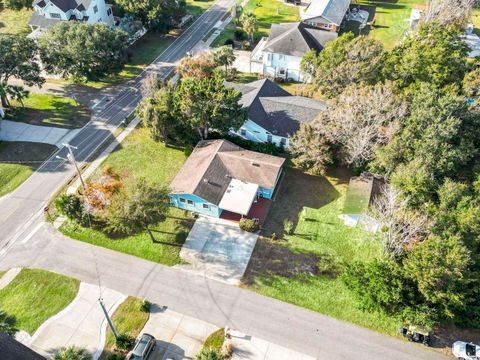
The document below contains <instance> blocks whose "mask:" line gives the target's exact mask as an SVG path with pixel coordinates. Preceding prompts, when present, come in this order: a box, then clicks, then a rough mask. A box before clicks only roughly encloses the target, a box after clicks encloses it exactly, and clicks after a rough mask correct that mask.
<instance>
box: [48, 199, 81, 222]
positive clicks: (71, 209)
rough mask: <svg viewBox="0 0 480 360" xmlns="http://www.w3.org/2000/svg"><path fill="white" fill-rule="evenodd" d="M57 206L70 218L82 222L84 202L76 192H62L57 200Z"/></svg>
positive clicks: (60, 211) (58, 209) (59, 210)
mask: <svg viewBox="0 0 480 360" xmlns="http://www.w3.org/2000/svg"><path fill="white" fill-rule="evenodd" d="M55 208H56V209H57V211H58V212H59V213H61V214H62V215H65V216H66V217H67V218H69V219H70V220H75V221H78V222H82V219H83V204H82V201H81V200H80V198H79V197H78V196H76V195H74V194H62V195H61V196H60V197H58V198H57V199H56V200H55Z"/></svg>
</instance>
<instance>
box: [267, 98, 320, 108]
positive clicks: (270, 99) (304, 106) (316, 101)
mask: <svg viewBox="0 0 480 360" xmlns="http://www.w3.org/2000/svg"><path fill="white" fill-rule="evenodd" d="M285 98H300V99H302V100H306V101H308V102H312V103H317V104H318V105H322V106H325V103H324V102H322V101H319V100H315V99H311V98H308V97H305V96H295V95H290V96H262V97H260V99H265V100H267V101H272V102H278V103H286V102H288V100H287V101H284V100H285ZM288 103H289V104H290V105H295V106H297V107H301V108H305V109H312V107H310V106H307V105H304V104H298V103H292V102H288Z"/></svg>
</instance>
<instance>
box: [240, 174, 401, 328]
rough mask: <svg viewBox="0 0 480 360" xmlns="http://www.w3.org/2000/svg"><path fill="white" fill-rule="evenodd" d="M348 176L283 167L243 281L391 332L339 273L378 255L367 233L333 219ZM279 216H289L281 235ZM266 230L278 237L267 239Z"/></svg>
mask: <svg viewBox="0 0 480 360" xmlns="http://www.w3.org/2000/svg"><path fill="white" fill-rule="evenodd" d="M350 175H351V174H349V173H348V172H347V171H345V170H338V171H336V173H332V174H329V176H327V177H315V176H310V175H307V174H304V173H302V172H301V171H299V170H295V169H291V168H287V169H286V171H285V177H284V178H283V181H282V182H281V183H280V187H279V193H278V195H277V199H276V201H275V203H274V204H273V206H272V208H271V210H270V214H269V216H268V220H267V222H266V224H265V228H264V229H263V231H262V236H261V237H260V238H259V240H258V241H257V245H256V247H255V250H254V253H253V255H252V258H251V260H250V263H249V266H248V269H247V272H246V274H245V277H244V283H245V285H246V286H247V287H250V288H251V289H253V290H255V291H257V292H258V293H261V294H263V295H266V296H270V297H274V298H277V299H280V300H282V301H286V302H289V303H292V304H296V305H298V306H302V307H305V308H308V309H310V310H313V311H317V312H320V313H323V314H325V315H328V316H332V317H335V318H338V319H341V320H345V321H348V322H352V323H355V324H358V325H360V326H365V327H368V328H371V329H374V330H377V331H380V332H383V333H387V334H391V335H394V334H396V332H397V326H398V324H397V321H396V319H394V318H392V317H389V316H386V315H384V314H382V313H376V312H367V311H363V310H361V309H360V308H359V304H358V302H357V300H356V299H355V298H354V296H353V294H352V293H351V292H350V290H349V289H348V288H347V286H345V284H344V283H343V282H342V281H341V280H340V278H339V274H340V273H341V271H342V268H343V267H344V266H348V264H349V262H351V261H370V260H372V259H373V258H376V257H380V256H382V249H381V247H380V245H379V244H378V243H377V242H375V241H374V240H373V239H372V235H371V234H370V233H366V232H364V231H362V230H360V229H357V228H350V227H346V226H344V225H343V222H342V221H341V220H340V219H339V218H338V215H339V214H341V213H342V210H343V204H344V200H345V193H346V190H347V186H348V180H349V177H350ZM285 218H290V219H291V220H292V221H293V224H294V233H293V235H284V234H283V225H282V223H283V219H285ZM272 233H275V235H276V237H278V238H279V239H280V240H271V234H272Z"/></svg>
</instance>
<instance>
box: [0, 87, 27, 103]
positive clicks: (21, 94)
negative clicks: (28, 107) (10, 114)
mask: <svg viewBox="0 0 480 360" xmlns="http://www.w3.org/2000/svg"><path fill="white" fill-rule="evenodd" d="M28 94H29V92H28V90H25V89H24V88H23V87H21V86H17V85H9V84H8V83H6V82H5V81H0V99H1V103H2V104H1V105H2V107H4V108H7V107H9V106H10V101H9V100H8V98H9V97H10V99H13V100H16V101H18V102H19V103H20V104H21V105H22V107H24V104H23V99H25V98H26V97H28Z"/></svg>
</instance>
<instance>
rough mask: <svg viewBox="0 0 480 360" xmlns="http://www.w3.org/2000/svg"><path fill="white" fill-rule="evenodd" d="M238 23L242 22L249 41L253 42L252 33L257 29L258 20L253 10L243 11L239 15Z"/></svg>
mask: <svg viewBox="0 0 480 360" xmlns="http://www.w3.org/2000/svg"><path fill="white" fill-rule="evenodd" d="M240 23H241V24H242V28H243V30H244V31H245V32H246V33H247V35H248V37H249V39H250V42H252V43H253V41H254V40H255V38H254V35H255V31H257V30H258V20H257V17H256V16H255V14H254V13H253V12H244V13H243V14H242V15H241V16H240Z"/></svg>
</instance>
